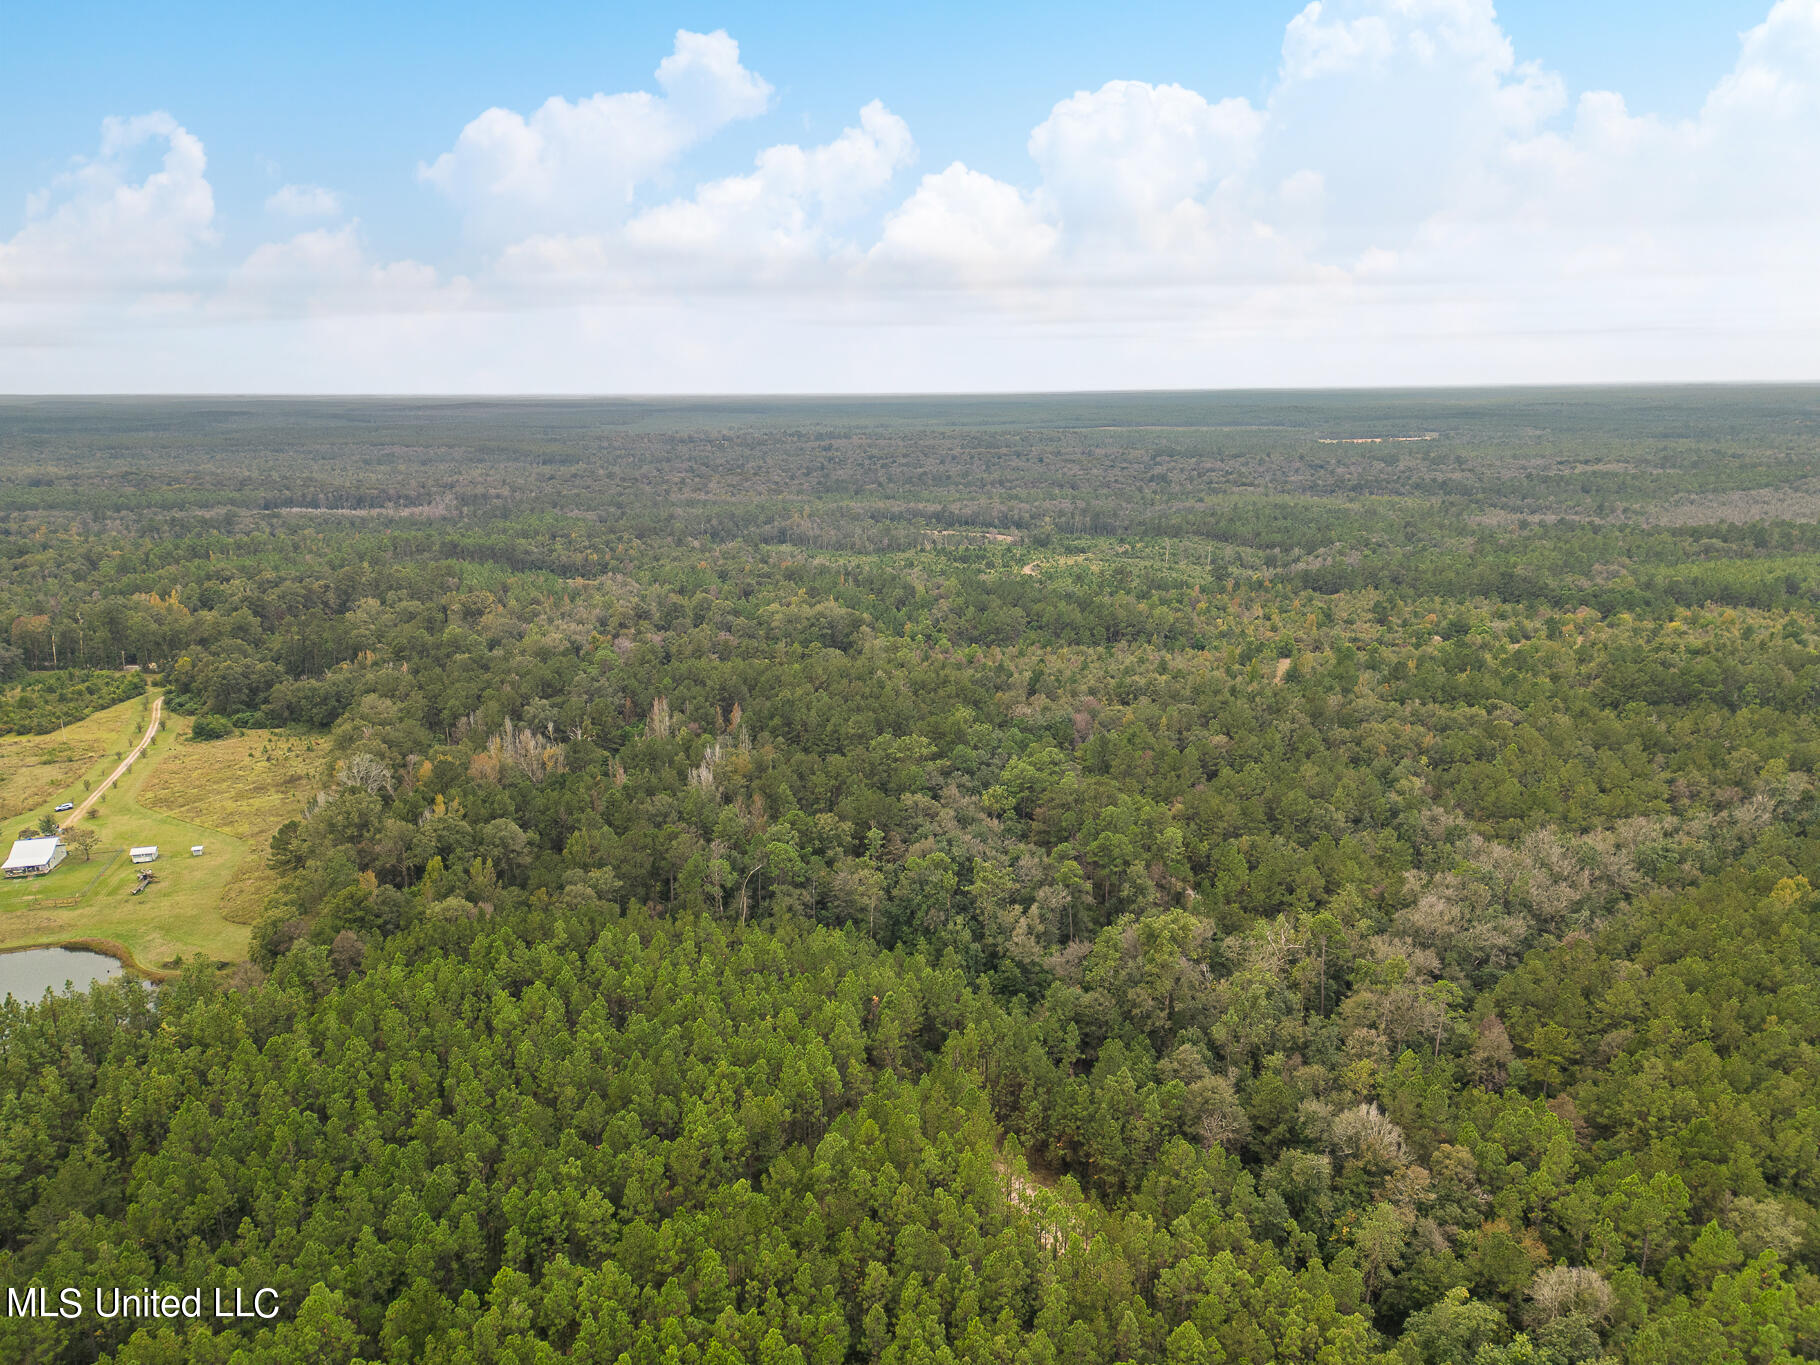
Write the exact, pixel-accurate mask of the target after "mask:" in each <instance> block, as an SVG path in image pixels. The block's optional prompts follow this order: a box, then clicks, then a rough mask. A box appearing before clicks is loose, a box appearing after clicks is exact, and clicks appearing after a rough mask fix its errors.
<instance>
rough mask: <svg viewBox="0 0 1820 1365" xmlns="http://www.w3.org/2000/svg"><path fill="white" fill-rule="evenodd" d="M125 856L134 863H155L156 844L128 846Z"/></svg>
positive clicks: (156, 856)
mask: <svg viewBox="0 0 1820 1365" xmlns="http://www.w3.org/2000/svg"><path fill="white" fill-rule="evenodd" d="M126 856H127V857H129V858H131V859H132V860H133V861H134V862H136V863H155V862H157V861H158V845H157V844H144V845H141V846H140V847H138V848H129V849H128V850H127V851H126Z"/></svg>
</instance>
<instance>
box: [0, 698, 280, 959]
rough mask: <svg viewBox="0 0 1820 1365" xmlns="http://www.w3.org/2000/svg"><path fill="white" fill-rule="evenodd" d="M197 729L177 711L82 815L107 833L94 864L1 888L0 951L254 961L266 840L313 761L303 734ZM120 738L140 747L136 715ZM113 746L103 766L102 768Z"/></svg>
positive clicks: (12, 832)
mask: <svg viewBox="0 0 1820 1365" xmlns="http://www.w3.org/2000/svg"><path fill="white" fill-rule="evenodd" d="M115 709H119V708H115ZM91 719H95V718H91ZM75 728H76V727H73V726H72V727H71V729H72V730H73V729H75ZM189 729H190V722H189V721H188V719H186V718H185V717H182V716H173V715H170V714H169V713H168V712H167V713H166V716H165V724H164V726H163V728H162V729H161V730H160V731H159V733H158V736H157V738H156V739H155V740H153V741H152V744H151V747H150V748H149V749H148V750H147V752H146V753H145V755H144V756H143V757H141V758H140V759H139V761H138V762H137V763H135V764H134V765H133V767H132V769H131V770H130V771H129V772H127V774H126V775H125V776H123V777H122V778H121V779H120V781H119V782H118V783H117V784H116V785H115V786H114V787H113V788H112V789H111V790H110V791H108V792H107V794H106V795H105V796H104V797H103V798H102V799H101V801H100V802H99V803H98V804H97V805H96V807H95V810H94V812H93V815H92V816H91V817H90V818H88V819H85V820H84V821H83V825H84V827H85V828H88V829H92V830H94V831H95V833H96V834H97V835H98V836H99V838H100V842H99V844H98V846H97V848H96V850H95V854H94V858H93V860H92V861H89V862H84V861H82V859H81V858H80V856H79V855H75V854H72V855H71V856H70V857H69V858H68V859H66V860H65V861H64V863H63V864H62V866H60V867H59V868H58V869H57V870H56V871H55V872H53V873H51V874H49V875H48V876H45V877H37V878H31V879H28V880H24V881H14V882H5V883H0V950H4V949H7V948H19V947H27V946H33V945H38V944H49V943H70V942H76V941H87V942H90V943H93V944H94V945H95V946H105V947H106V948H107V950H108V951H111V952H114V953H115V954H116V956H120V957H123V958H125V959H126V960H128V961H129V963H130V964H131V965H135V966H137V967H138V968H140V969H141V970H144V971H148V972H151V973H157V972H160V971H168V970H171V969H172V968H173V967H175V966H176V965H178V964H179V963H181V962H182V961H184V960H187V959H188V958H190V957H191V956H192V955H194V954H197V953H200V954H202V955H203V956H205V957H208V958H212V959H215V960H217V961H223V962H232V961H237V960H239V959H241V958H244V957H245V956H246V951H247V944H248V939H249V930H248V926H249V925H250V924H251V923H252V922H253V920H254V919H256V918H257V915H258V910H259V908H260V905H261V904H262V903H263V901H264V897H265V894H266V892H267V891H268V890H269V889H270V887H271V885H272V883H273V881H274V878H273V876H272V873H271V872H270V870H269V869H268V868H267V867H266V865H265V846H266V841H267V840H268V839H269V838H270V836H271V832H272V830H274V829H276V828H277V827H278V825H279V824H281V823H283V821H285V820H286V819H289V818H290V817H291V816H292V815H294V814H295V813H296V812H297V810H298V808H299V807H300V806H301V804H302V802H303V800H304V797H305V795H306V794H307V791H308V790H309V782H308V775H309V773H310V771H311V769H312V767H313V758H314V756H313V755H312V754H310V752H309V751H308V750H307V748H306V747H305V746H306V744H307V741H306V740H302V739H297V738H293V737H288V736H283V735H267V734H265V733H262V732H254V733H250V734H243V735H236V736H234V737H232V738H230V739H224V740H216V741H213V742H211V743H205V744H197V743H192V742H191V741H190V740H189V738H188V736H189ZM120 735H121V739H122V740H123V741H125V742H126V744H127V745H128V746H130V742H131V739H132V735H131V724H130V717H129V718H128V721H127V723H126V724H125V725H123V726H122V727H120ZM47 738H49V736H38V737H36V738H35V740H34V741H32V742H42V741H43V740H44V739H47ZM116 747H118V746H116ZM113 753H114V748H111V747H110V748H108V749H106V750H105V755H104V757H103V758H102V759H101V760H100V761H99V762H98V763H97V764H96V765H95V766H96V767H97V768H99V769H100V770H101V772H102V775H105V773H106V771H108V770H109V769H110V767H111V765H112V764H113V763H114V762H115V761H116V760H115V759H114V758H113ZM77 791H78V794H79V792H80V788H79V787H78V789H77ZM61 799H65V800H67V799H71V797H70V795H69V794H67V791H66V792H65V793H63V794H62V798H61ZM30 809H32V810H38V809H42V805H33V806H31V807H30ZM5 833H6V837H7V838H8V839H10V838H12V837H15V836H16V835H17V833H18V830H17V828H16V827H15V828H11V829H8V830H6V831H5ZM140 844H156V845H158V847H159V858H158V861H157V862H156V863H153V864H151V865H150V866H149V868H148V870H149V871H151V872H153V873H154V874H155V875H156V877H157V880H156V881H155V882H153V883H152V885H151V886H150V887H149V888H148V889H147V890H146V891H144V892H143V893H141V894H139V895H137V896H135V895H131V894H129V892H130V891H131V889H132V887H133V884H134V882H135V880H136V877H137V873H138V871H139V870H140V869H139V868H138V867H136V866H135V865H134V864H133V863H132V862H131V861H130V860H129V859H128V858H127V856H126V853H125V850H126V849H127V848H128V847H131V846H134V845H140ZM194 844H201V845H202V846H203V847H204V849H205V850H206V852H205V853H204V854H203V855H202V856H201V857H199V858H192V857H191V856H190V847H191V846H192V845H194ZM71 902H73V904H72V903H71Z"/></svg>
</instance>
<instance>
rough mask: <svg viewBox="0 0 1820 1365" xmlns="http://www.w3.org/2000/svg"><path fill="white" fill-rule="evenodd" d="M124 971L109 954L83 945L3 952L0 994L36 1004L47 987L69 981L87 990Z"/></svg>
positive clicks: (60, 987)
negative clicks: (95, 951)
mask: <svg viewBox="0 0 1820 1365" xmlns="http://www.w3.org/2000/svg"><path fill="white" fill-rule="evenodd" d="M123 970H124V969H123V968H122V967H121V965H120V963H119V962H118V961H116V960H115V959H113V958H111V957H109V956H108V955H107V954H106V953H91V952H88V951H86V950H84V949H81V948H28V949H26V950H25V951H24V952H22V953H0V997H3V996H8V995H11V996H15V997H17V998H18V999H19V1000H20V1001H22V1002H24V1003H26V1004H32V1005H35V1004H37V1003H38V1000H39V997H41V996H42V995H43V994H44V992H45V991H46V989H49V990H53V991H61V990H62V989H63V986H64V983H65V982H68V983H69V984H70V985H72V986H74V987H75V988H76V989H77V990H79V991H85V990H87V989H88V988H89V984H90V983H91V982H95V981H112V980H113V979H114V978H115V977H117V976H119V975H120V973H121V972H122V971H123Z"/></svg>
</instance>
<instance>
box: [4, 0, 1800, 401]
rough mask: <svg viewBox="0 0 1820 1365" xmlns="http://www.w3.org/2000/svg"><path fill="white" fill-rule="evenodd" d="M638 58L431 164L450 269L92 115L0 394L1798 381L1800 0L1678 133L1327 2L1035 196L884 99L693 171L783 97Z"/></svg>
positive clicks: (41, 213)
mask: <svg viewBox="0 0 1820 1365" xmlns="http://www.w3.org/2000/svg"><path fill="white" fill-rule="evenodd" d="M653 82H654V86H655V89H654V90H649V91H646V90H640V91H626V92H619V93H611V94H595V95H592V96H589V97H586V98H582V99H569V98H565V97H563V96H560V95H555V96H552V97H551V98H549V99H548V100H546V101H545V102H544V103H543V104H542V105H541V106H539V107H537V108H536V109H534V110H531V111H529V112H518V111H514V110H510V109H503V108H494V109H488V110H486V111H484V112H481V113H479V114H478V115H477V116H476V117H474V118H473V119H472V120H471V121H470V122H469V123H468V124H467V125H466V126H465V127H463V128H460V129H452V130H451V135H450V143H449V146H448V149H447V150H446V151H444V152H442V153H441V154H440V155H437V156H436V157H434V158H433V159H431V160H429V161H427V162H424V163H423V164H421V165H419V166H417V167H416V168H415V172H414V173H415V175H416V177H417V179H418V180H419V181H420V182H421V183H422V185H423V187H424V188H425V190H426V192H428V193H432V194H434V195H436V196H438V197H439V198H440V199H441V200H442V201H443V202H444V203H445V204H446V211H447V212H449V213H450V214H453V215H457V216H458V218H459V221H460V224H461V227H462V231H463V235H464V238H465V240H466V241H467V242H468V243H470V244H471V247H472V249H473V251H474V252H475V253H476V255H475V259H478V260H479V261H480V265H479V266H478V267H477V268H471V269H468V270H465V271H464V272H462V273H450V272H449V271H447V270H446V269H443V268H439V267H438V266H437V265H436V264H435V263H433V262H422V261H414V260H388V259H380V258H378V257H376V255H375V254H374V253H373V252H372V250H371V249H370V248H369V246H368V245H367V242H366V240H365V237H364V234H363V231H362V226H361V224H360V222H359V221H358V220H357V219H355V218H353V217H350V216H349V215H348V213H347V211H346V208H345V204H344V200H343V197H342V196H341V195H340V194H338V193H337V191H336V190H335V189H334V188H333V187H332V186H321V185H286V186H284V187H283V188H281V189H280V190H278V191H277V192H276V193H274V194H273V195H272V196H271V197H270V199H269V200H268V201H267V203H266V208H267V211H268V218H269V220H270V222H269V225H268V226H269V228H270V229H271V231H272V233H273V235H272V237H271V239H270V240H269V241H266V242H265V243H263V244H261V245H259V246H257V247H256V248H255V249H253V250H252V251H251V252H250V253H246V254H244V255H243V256H241V257H240V258H238V259H232V260H229V259H223V252H222V248H221V245H220V240H219V237H220V234H219V233H218V230H217V223H216V209H215V199H214V193H213V190H212V188H211V185H210V182H209V178H208V159H207V154H206V150H205V147H204V142H203V140H202V136H201V135H200V134H199V133H198V132H197V131H195V130H191V129H189V128H186V127H185V126H184V125H183V124H181V123H180V122H179V121H178V120H177V119H176V118H175V117H173V116H172V115H171V114H170V113H166V112H162V111H158V112H151V113H143V114H137V115H130V116H122V117H116V118H110V119H108V120H107V121H106V123H105V124H104V125H103V127H102V129H101V135H100V141H99V144H98V146H97V147H96V148H95V149H94V151H93V152H92V153H91V154H88V155H85V156H82V157H80V158H78V159H77V160H76V161H75V162H73V163H72V165H71V168H70V169H69V170H68V171H66V172H65V173H64V174H62V175H61V176H59V177H58V178H56V179H55V180H54V181H53V182H52V183H50V184H48V185H46V186H44V187H43V189H42V190H41V191H39V192H38V193H36V194H34V195H33V196H32V197H31V199H30V200H29V202H28V204H27V208H26V215H25V221H24V223H23V225H22V226H20V227H19V228H18V230H17V231H16V232H14V233H13V235H12V236H10V237H9V238H5V239H4V240H0V366H3V368H0V388H4V389H5V390H7V391H12V392H64V391H88V392H95V391H116V392H118V391H183V392H210V391H217V392H218V391H240V392H246V391H274V392H309V391H320V392H588V393H612V392H622V393H652V392H754V391H798V392H800V391H913V390H936V391H942V390H949V391H951V390H979V389H1000V390H1006V389H1067V388H1121V387H1140V388H1158V387H1169V388H1175V387H1181V388H1198V387H1226V386H1252V385H1258V386H1275V385H1291V386H1299V385H1316V386H1318V385H1352V384H1422V383H1500V382H1512V383H1520V382H1552V381H1572V380H1589V381H1598V380H1611V381H1621V380H1779V379H1794V380H1814V379H1820V0H1777V3H1775V4H1774V6H1773V7H1772V8H1771V9H1770V10H1769V11H1768V13H1767V15H1766V16H1765V18H1764V20H1763V22H1762V23H1761V24H1759V25H1758V26H1756V27H1755V28H1752V29H1751V30H1749V31H1748V32H1746V33H1745V34H1743V35H1742V37H1741V40H1740V43H1739V48H1738V51H1737V53H1736V57H1735V61H1734V62H1733V64H1732V66H1731V68H1730V70H1729V71H1728V72H1727V73H1726V74H1725V75H1724V76H1723V77H1722V78H1721V79H1720V80H1719V81H1718V82H1717V84H1716V85H1715V86H1714V87H1713V88H1712V90H1711V91H1710V92H1709V94H1708V95H1707V97H1706V99H1705V102H1704V104H1703V106H1702V107H1701V109H1700V110H1699V112H1698V113H1697V114H1696V115H1695V116H1693V117H1691V118H1688V119H1685V120H1678V121H1667V120H1661V119H1657V118H1655V117H1652V116H1648V115H1639V114H1633V113H1632V112H1631V111H1630V110H1629V109H1628V108H1627V107H1626V105H1625V101H1624V98H1623V95H1622V94H1621V93H1618V92H1612V91H1587V92H1583V93H1580V94H1578V95H1577V97H1570V93H1569V92H1568V91H1567V90H1566V88H1565V87H1564V84H1563V82H1562V80H1561V79H1560V77H1559V76H1558V75H1556V74H1554V73H1552V72H1551V71H1550V70H1548V69H1547V67H1546V66H1545V65H1543V64H1542V63H1541V62H1540V61H1539V60H1535V59H1528V58H1524V57H1520V56H1519V54H1518V53H1517V52H1515V51H1514V50H1513V47H1512V44H1511V42H1510V40H1509V38H1508V37H1507V36H1506V34H1505V33H1504V31H1503V30H1502V28H1501V27H1500V25H1499V23H1498V20H1497V18H1496V15H1495V13H1494V10H1493V7H1492V4H1491V3H1490V0H1317V3H1312V4H1309V5H1308V6H1307V8H1306V9H1304V10H1303V11H1302V12H1301V13H1300V14H1299V15H1297V16H1296V17H1295V18H1294V19H1293V20H1292V21H1291V22H1290V23H1289V25H1288V28H1287V30H1286V32H1285V34H1284V40H1283V47H1282V56H1281V62H1280V65H1279V67H1278V69H1277V71H1276V73H1275V77H1274V80H1273V81H1272V82H1271V84H1270V86H1269V92H1268V94H1267V96H1266V97H1265V98H1264V99H1263V100H1262V102H1261V103H1258V104H1254V103H1252V102H1251V101H1249V100H1247V99H1243V98H1222V97H1220V96H1219V95H1218V92H1211V93H1209V92H1197V91H1194V90H1190V89H1186V88H1184V87H1182V86H1179V85H1154V84H1150V83H1147V82H1145V81H1142V80H1137V79H1124V80H1114V81H1110V82H1108V83H1107V84H1105V85H1102V86H1101V87H1100V88H1099V89H1097V90H1091V91H1077V92H1074V93H1072V94H1070V95H1068V96H1067V97H1065V98H1062V99H1060V100H1058V102H1057V103H1056V104H1055V105H1054V107H1053V108H1052V109H1051V110H1050V111H1049V114H1048V116H1047V117H1046V118H1045V119H1044V120H1043V121H1042V122H1041V123H1040V124H1038V125H1037V126H1036V127H1035V128H1034V129H1032V130H1031V132H1030V135H1029V140H1028V150H1029V156H1030V173H1029V176H1028V178H1027V180H1026V181H1025V182H1024V183H1020V184H1013V183H1008V182H1007V181H1004V180H1001V179H997V178H994V177H992V176H989V175H986V174H984V173H982V172H980V171H978V170H976V169H973V168H971V167H969V166H967V165H965V164H963V163H961V162H958V161H957V162H955V163H953V164H951V165H948V166H946V167H940V168H925V167H921V166H919V163H918V154H917V150H916V144H915V139H914V135H913V134H914V130H912V129H911V128H910V127H908V126H907V125H906V123H905V122H904V120H903V119H901V118H899V117H898V116H897V115H895V114H893V113H892V112H891V111H890V110H889V109H887V108H886V107H885V106H884V105H883V104H881V103H879V102H878V101H873V102H872V103H869V104H867V105H866V106H865V107H863V108H861V109H859V110H857V111H855V114H854V117H853V121H852V123H851V125H850V126H849V127H847V128H846V129H845V131H843V132H842V133H841V134H840V135H839V136H838V137H836V138H834V139H833V140H832V141H829V142H827V143H825V144H822V145H819V146H807V147H804V146H796V145H778V146H773V147H770V148H768V149H766V150H764V151H762V152H761V153H760V154H759V155H758V156H757V158H756V160H755V162H754V164H753V165H752V167H751V169H750V170H749V171H747V172H745V173H743V174H737V175H731V176H725V177H722V178H718V179H713V180H708V181H705V182H702V183H699V184H695V185H693V186H689V187H687V188H684V189H681V190H679V189H678V187H677V179H678V170H679V163H680V162H681V159H682V158H683V157H684V156H685V154H686V153H688V152H689V151H690V149H692V148H695V147H698V146H701V145H703V144H705V143H707V142H708V141H710V140H711V139H712V138H713V137H714V136H715V134H716V133H717V132H719V131H721V130H722V129H725V128H727V127H729V126H730V125H732V124H734V123H736V122H739V121H741V120H747V119H751V118H754V117H756V116H758V115H760V114H762V113H764V112H766V111H767V110H768V109H771V108H774V107H776V102H777V100H778V98H779V97H778V94H777V92H776V91H775V90H774V89H773V88H772V86H771V85H770V84H769V83H768V82H767V81H765V79H764V78H763V76H762V75H760V74H759V73H757V72H754V71H752V70H750V69H748V68H747V67H746V66H745V65H744V64H743V62H742V59H741V54H740V50H739V45H738V43H737V42H736V41H735V39H734V38H733V37H731V36H729V35H728V34H727V33H725V32H714V33H707V34H701V33H692V32H687V31H684V32H679V33H678V34H677V35H676V41H675V47H674V50H673V51H672V52H671V53H670V54H669V55H667V56H665V57H663V58H662V60H661V61H660V62H659V64H658V65H657V67H656V71H655V74H654V77H653ZM919 170H920V171H921V174H920V175H919V174H918V172H919ZM400 173H401V174H404V175H408V174H411V173H412V171H411V170H410V169H409V168H401V172H400Z"/></svg>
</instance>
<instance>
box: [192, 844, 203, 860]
mask: <svg viewBox="0 0 1820 1365" xmlns="http://www.w3.org/2000/svg"><path fill="white" fill-rule="evenodd" d="M201 856H202V845H201V844H191V845H190V857H192V858H200V857H201Z"/></svg>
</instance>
